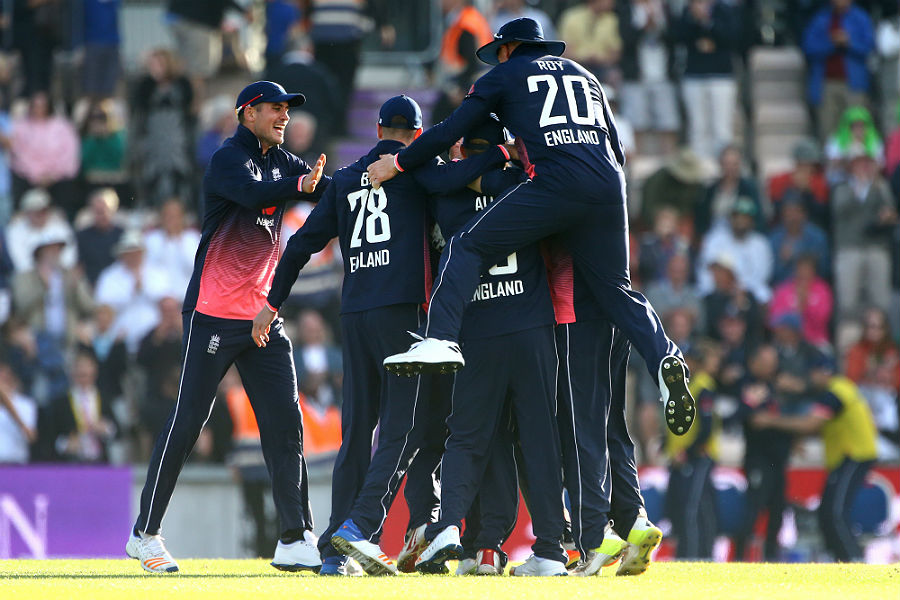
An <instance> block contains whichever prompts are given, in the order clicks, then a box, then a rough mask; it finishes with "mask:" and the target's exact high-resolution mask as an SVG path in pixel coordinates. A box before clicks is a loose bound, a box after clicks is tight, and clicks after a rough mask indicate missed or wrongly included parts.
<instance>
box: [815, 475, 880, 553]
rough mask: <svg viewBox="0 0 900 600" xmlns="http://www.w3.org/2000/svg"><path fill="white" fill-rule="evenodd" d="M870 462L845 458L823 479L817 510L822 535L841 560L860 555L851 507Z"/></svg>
mask: <svg viewBox="0 0 900 600" xmlns="http://www.w3.org/2000/svg"><path fill="white" fill-rule="evenodd" d="M872 462H873V461H866V462H856V461H855V460H851V459H849V458H848V459H845V460H844V462H842V463H841V465H840V466H839V467H837V468H836V469H834V470H833V471H831V472H830V473H829V474H828V479H826V480H825V488H824V489H823V490H822V503H821V504H820V505H819V511H818V518H819V527H820V528H821V529H822V536H823V537H824V538H825V547H826V548H827V549H828V551H829V552H831V554H832V555H834V558H835V559H837V560H839V561H841V562H850V561H860V560H862V559H863V551H862V548H860V547H859V542H857V541H856V536H855V535H853V530H852V529H851V528H850V508H851V507H852V506H853V500H854V499H855V498H856V494H858V493H859V490H860V489H861V488H862V486H863V483H865V480H866V473H868V472H869V469H870V468H871V467H872Z"/></svg>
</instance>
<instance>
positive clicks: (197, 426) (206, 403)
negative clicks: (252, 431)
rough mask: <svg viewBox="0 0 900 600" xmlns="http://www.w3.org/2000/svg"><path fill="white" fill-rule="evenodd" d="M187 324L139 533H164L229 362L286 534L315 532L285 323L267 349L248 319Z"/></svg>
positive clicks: (196, 318) (202, 318) (195, 315)
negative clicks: (255, 426)
mask: <svg viewBox="0 0 900 600" xmlns="http://www.w3.org/2000/svg"><path fill="white" fill-rule="evenodd" d="M183 319H184V339H183V343H182V370H181V382H180V384H179V387H178V400H177V402H176V403H175V408H174V409H172V413H171V414H170V415H169V420H168V421H167V422H166V425H165V427H163V430H162V431H161V432H160V433H159V436H158V437H157V438H156V445H155V446H154V447H153V454H152V456H151V458H150V465H149V467H148V469H147V481H146V483H144V490H143V492H141V512H140V515H139V516H138V519H137V522H136V523H135V529H137V530H138V531H143V532H144V533H147V534H150V535H154V534H157V533H159V530H160V527H161V523H162V518H163V516H164V515H165V513H166V509H167V508H168V506H169V500H170V498H171V497H172V492H173V491H174V489H175V482H176V481H177V480H178V474H179V473H181V468H182V467H183V466H184V463H185V461H186V460H187V457H188V455H189V454H190V452H191V450H192V449H193V447H194V444H195V443H196V441H197V438H198V437H199V436H200V430H201V429H203V425H204V424H205V423H206V420H207V419H208V418H209V415H210V413H211V412H212V408H213V402H214V401H215V399H216V388H217V387H218V385H219V381H221V379H222V377H223V376H224V375H225V372H226V371H227V370H228V369H229V367H231V365H232V364H234V365H236V366H237V369H238V372H239V373H240V375H241V381H243V383H244V389H245V390H246V391H247V396H248V397H249V398H250V405H251V406H252V407H253V413H254V415H256V422H257V424H258V425H259V436H260V441H261V442H262V450H263V456H264V457H265V461H266V468H267V469H268V471H269V476H270V477H271V479H272V493H273V497H274V499H275V508H276V510H277V512H278V518H279V521H280V524H281V531H282V532H284V531H288V530H292V529H312V528H313V520H312V511H311V510H310V506H309V491H308V488H307V472H306V462H305V460H304V458H303V417H302V415H301V413H300V407H299V405H298V395H297V375H296V371H295V370H294V358H293V353H292V348H291V341H290V340H289V339H288V337H287V335H285V333H284V327H283V323H282V320H281V319H276V320H275V321H274V322H273V323H272V327H271V331H270V333H269V343H268V344H267V345H266V347H265V348H258V347H257V346H256V344H254V343H253V340H252V339H251V337H250V330H251V327H252V323H251V322H250V321H243V320H235V319H220V318H217V317H210V316H208V315H204V314H202V313H199V312H197V311H192V312H188V313H184V316H183Z"/></svg>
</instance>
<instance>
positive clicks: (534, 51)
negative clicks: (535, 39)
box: [501, 44, 559, 64]
mask: <svg viewBox="0 0 900 600" xmlns="http://www.w3.org/2000/svg"><path fill="white" fill-rule="evenodd" d="M525 56H527V57H529V58H534V57H536V56H547V49H546V48H544V47H543V46H535V45H528V44H522V45H521V46H519V47H518V48H516V49H515V50H513V52H512V54H511V55H510V58H511V59H512V58H520V57H525ZM554 58H559V57H558V56H557V57H554ZM501 64H503V63H501Z"/></svg>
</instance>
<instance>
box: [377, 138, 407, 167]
mask: <svg viewBox="0 0 900 600" xmlns="http://www.w3.org/2000/svg"><path fill="white" fill-rule="evenodd" d="M405 147H406V144H404V143H403V142H398V141H397V140H378V143H377V144H375V147H374V148H372V149H371V150H369V156H368V158H371V159H372V162H374V161H376V160H378V157H379V156H380V155H382V154H396V153H397V152H399V151H400V149H401V148H405Z"/></svg>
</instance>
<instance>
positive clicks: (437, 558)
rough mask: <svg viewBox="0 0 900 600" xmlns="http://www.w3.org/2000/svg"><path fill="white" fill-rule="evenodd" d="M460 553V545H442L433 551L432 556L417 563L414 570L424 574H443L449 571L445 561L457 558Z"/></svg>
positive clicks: (461, 551) (461, 549)
mask: <svg viewBox="0 0 900 600" xmlns="http://www.w3.org/2000/svg"><path fill="white" fill-rule="evenodd" d="M462 553H463V547H462V546H457V545H455V544H451V545H449V546H444V547H443V548H441V549H440V550H438V551H437V552H435V553H434V556H432V557H431V558H429V559H428V560H423V561H422V562H420V563H419V564H417V565H416V571H418V572H419V573H424V574H426V575H444V574H446V573H449V572H450V569H449V568H448V567H447V565H446V564H445V563H446V562H447V561H448V560H459V558H460V557H461V556H462Z"/></svg>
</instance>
